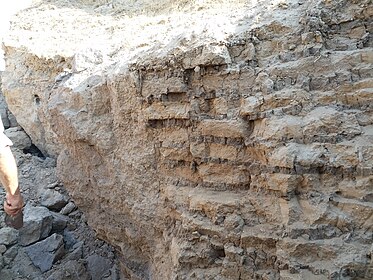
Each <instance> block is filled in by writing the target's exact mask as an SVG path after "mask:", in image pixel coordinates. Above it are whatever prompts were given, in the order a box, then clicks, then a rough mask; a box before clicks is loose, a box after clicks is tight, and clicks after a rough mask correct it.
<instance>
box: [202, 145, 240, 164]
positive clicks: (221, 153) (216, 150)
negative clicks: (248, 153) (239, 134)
mask: <svg viewBox="0 0 373 280" xmlns="http://www.w3.org/2000/svg"><path fill="white" fill-rule="evenodd" d="M209 150H210V157H212V158H221V159H228V160H235V159H237V153H238V151H237V148H235V147H233V146H227V145H221V144H215V143H211V144H210V145H209Z"/></svg>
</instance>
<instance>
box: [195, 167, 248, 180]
mask: <svg viewBox="0 0 373 280" xmlns="http://www.w3.org/2000/svg"><path fill="white" fill-rule="evenodd" d="M198 172H199V175H200V176H201V178H202V180H203V181H204V182H208V183H222V182H223V183H227V184H248V183H250V175H249V174H248V172H247V170H245V169H243V168H240V167H238V166H229V165H224V164H211V163H207V164H201V165H200V166H199V167H198Z"/></svg>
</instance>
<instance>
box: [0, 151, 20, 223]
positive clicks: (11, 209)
mask: <svg viewBox="0 0 373 280" xmlns="http://www.w3.org/2000/svg"><path fill="white" fill-rule="evenodd" d="M0 181H1V184H2V185H3V186H4V188H5V191H6V201H5V203H4V210H5V212H6V213H7V214H9V215H12V216H14V215H16V214H17V213H18V212H19V211H21V210H22V207H23V205H24V202H23V199H22V196H21V193H20V189H19V186H18V168H17V164H16V161H15V158H14V156H13V153H12V151H11V149H10V147H8V146H7V147H4V148H1V149H0Z"/></svg>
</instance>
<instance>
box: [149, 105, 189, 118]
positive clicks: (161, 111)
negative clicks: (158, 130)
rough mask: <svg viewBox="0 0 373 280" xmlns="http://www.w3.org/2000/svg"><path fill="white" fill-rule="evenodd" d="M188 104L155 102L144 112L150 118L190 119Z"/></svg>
mask: <svg viewBox="0 0 373 280" xmlns="http://www.w3.org/2000/svg"><path fill="white" fill-rule="evenodd" d="M189 111H190V107H189V105H188V104H161V103H155V104H152V105H151V106H150V107H148V108H146V109H145V111H144V113H145V117H146V118H147V119H148V120H166V119H189Z"/></svg>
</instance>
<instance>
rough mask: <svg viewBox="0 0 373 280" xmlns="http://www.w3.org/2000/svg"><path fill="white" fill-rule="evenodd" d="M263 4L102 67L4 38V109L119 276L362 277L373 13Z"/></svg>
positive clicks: (339, 4)
mask: <svg viewBox="0 0 373 280" xmlns="http://www.w3.org/2000/svg"><path fill="white" fill-rule="evenodd" d="M236 2H237V3H238V2H239V3H242V1H236ZM259 2H260V1H259ZM272 2H273V3H274V2H276V6H275V10H274V11H273V18H272V19H270V20H268V19H267V20H266V21H265V24H262V25H259V26H257V27H255V24H252V25H249V27H248V26H247V25H245V26H244V27H245V28H243V29H246V30H244V31H243V32H242V28H239V26H240V25H239V24H238V25H237V26H238V27H237V30H236V32H234V31H232V32H231V33H229V34H228V33H227V36H226V38H225V40H224V41H218V40H216V41H212V40H206V42H205V43H204V44H200V45H196V44H195V43H188V42H185V40H180V41H178V44H177V45H176V46H173V47H172V48H170V49H168V50H167V52H163V53H162V55H160V53H159V52H156V51H155V50H154V52H153V53H148V54H147V55H146V56H136V57H135V58H134V59H132V60H126V59H125V58H123V56H125V54H123V53H122V54H121V55H122V57H121V56H113V57H114V59H113V60H118V62H117V63H115V61H114V62H113V63H112V64H110V63H108V66H107V67H102V68H101V71H97V67H96V68H95V69H96V70H92V69H93V68H92V69H91V70H89V71H88V70H87V67H89V66H87V67H85V68H84V67H81V68H79V67H78V66H77V65H78V64H79V63H78V62H79V59H81V58H82V55H81V54H80V55H75V56H73V55H72V56H71V55H69V51H66V53H63V52H62V51H61V53H58V51H56V55H54V56H51V55H50V54H48V55H49V56H46V57H43V56H42V54H41V55H40V54H38V53H37V52H36V51H32V47H30V49H31V50H30V49H27V44H26V49H25V46H24V45H23V46H20V45H17V43H14V42H19V40H18V41H17V40H16V39H14V40H13V41H10V43H8V44H6V46H5V52H6V57H7V71H6V72H5V73H4V75H3V89H4V93H5V95H6V98H7V101H8V103H9V107H10V109H11V110H12V112H13V113H14V114H15V115H16V117H17V120H18V122H19V123H20V124H21V125H22V126H23V127H24V128H25V130H26V131H28V132H29V133H30V135H31V137H32V139H33V141H34V142H35V144H37V145H38V147H39V148H40V149H41V150H42V151H44V152H46V153H49V154H52V155H55V156H56V157H57V156H58V169H59V176H60V178H61V180H62V181H63V182H64V184H65V186H66V188H67V189H68V190H69V191H70V193H71V195H72V196H73V198H74V199H75V201H76V203H77V204H78V205H79V206H80V208H81V209H82V210H83V211H84V212H85V213H86V215H87V218H88V221H89V224H90V225H91V226H92V227H93V228H95V230H96V232H97V234H98V236H99V237H101V238H103V239H105V240H108V241H110V243H112V244H113V245H115V246H116V247H117V248H118V251H119V252H120V253H121V255H122V256H123V270H124V271H125V272H126V273H127V275H128V276H129V277H130V278H131V279H371V278H373V263H372V260H371V258H372V253H373V252H372V240H373V236H372V225H373V188H372V185H373V79H372V72H373V71H372V65H373V56H372V53H373V52H372V50H373V44H372V35H371V32H372V21H371V18H372V16H373V6H372V4H371V1H281V2H279V1H272ZM304 2H306V3H304ZM307 2H308V3H307ZM180 3H181V2H180ZM273 3H272V4H273ZM258 5H259V4H258ZM41 7H42V6H41ZM261 7H263V6H261ZM263 8H264V7H263ZM267 8H268V7H267ZM35 9H41V8H40V6H39V7H38V8H35ZM276 13H277V14H276ZM36 14H37V13H36ZM269 14H271V15H272V11H270V12H269ZM278 14H282V15H284V16H283V17H282V18H277V17H276V15H278ZM267 15H268V14H267ZM289 18H290V19H289ZM251 20H254V21H255V20H260V18H259V19H258V18H254V19H247V21H248V22H249V23H250V24H251V23H252V22H253V21H251ZM243 21H244V22H245V19H243ZM263 21H264V20H263ZM161 24H164V23H161ZM250 26H252V27H250ZM82 32H84V31H82ZM206 32H207V31H206ZM23 44H25V43H24V42H23ZM21 45H22V44H21ZM30 45H31V43H30ZM57 50H58V48H57ZM57 54H58V55H57ZM83 58H84V59H83V61H84V63H86V64H87V65H101V64H102V63H103V60H104V58H102V56H100V53H95V52H94V51H91V53H89V52H88V53H85V56H83ZM100 59H101V60H100ZM77 61H78V62H77ZM65 69H72V70H71V71H70V72H66V71H65ZM64 71H65V72H64ZM87 71H88V72H89V73H87ZM85 72H86V73H85ZM73 85H75V86H73Z"/></svg>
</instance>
